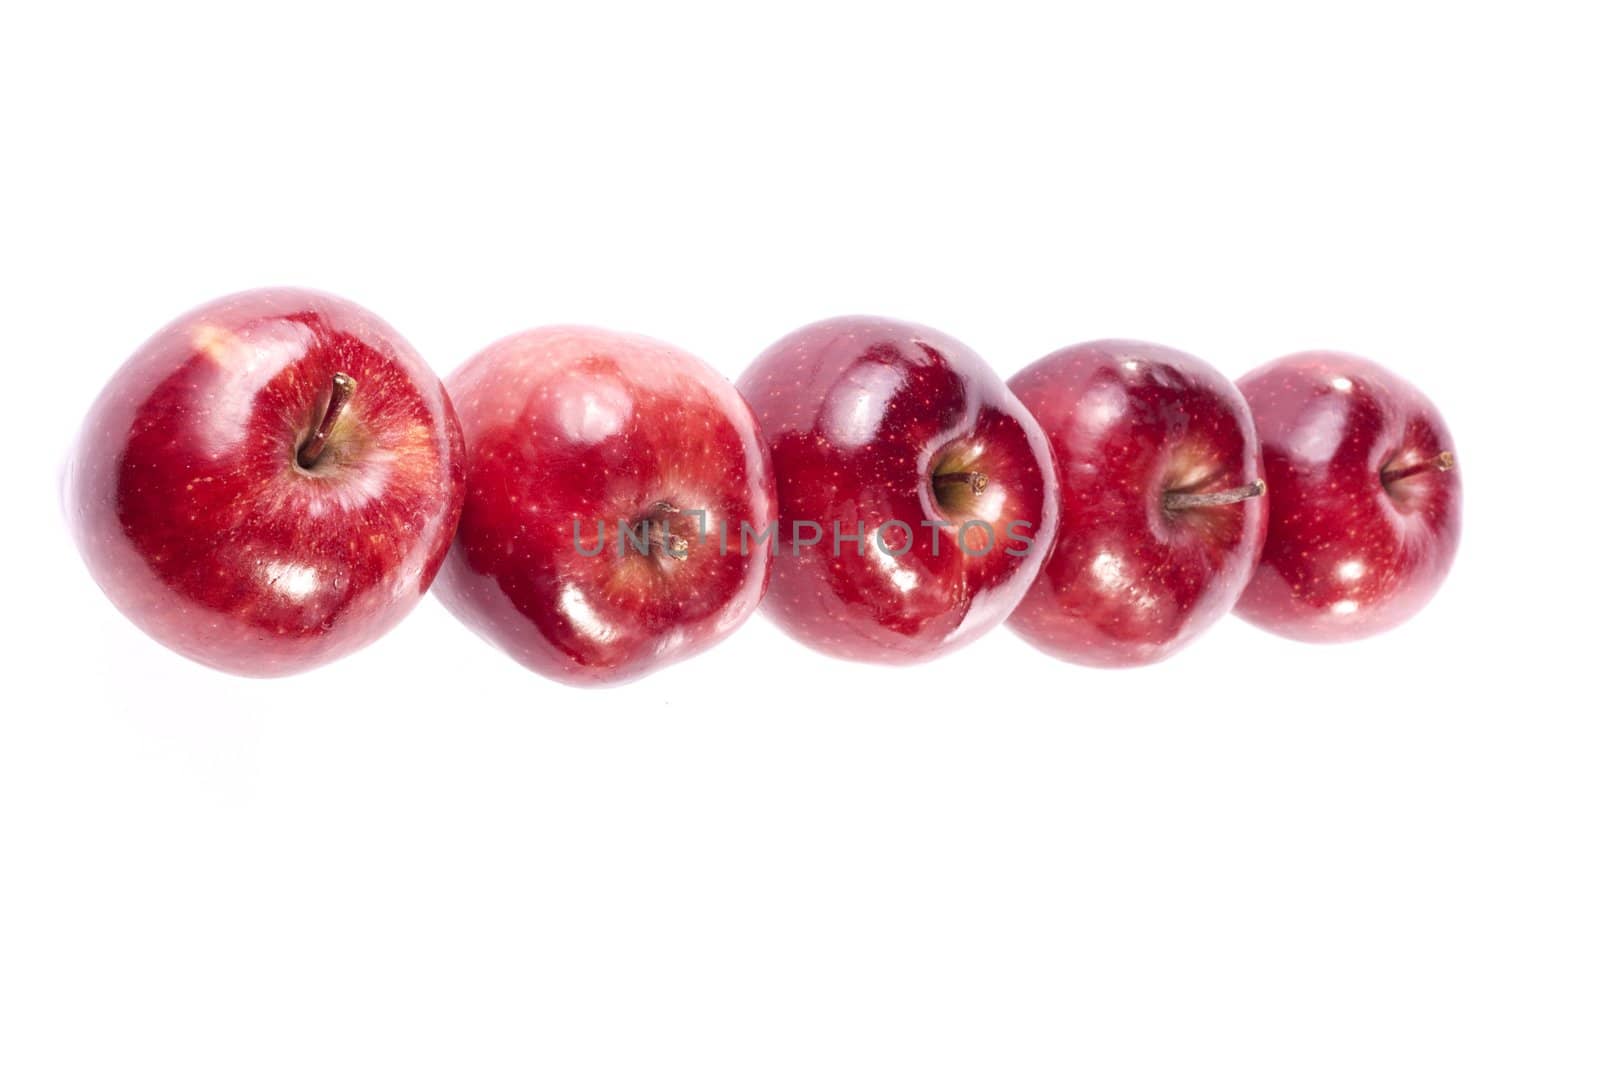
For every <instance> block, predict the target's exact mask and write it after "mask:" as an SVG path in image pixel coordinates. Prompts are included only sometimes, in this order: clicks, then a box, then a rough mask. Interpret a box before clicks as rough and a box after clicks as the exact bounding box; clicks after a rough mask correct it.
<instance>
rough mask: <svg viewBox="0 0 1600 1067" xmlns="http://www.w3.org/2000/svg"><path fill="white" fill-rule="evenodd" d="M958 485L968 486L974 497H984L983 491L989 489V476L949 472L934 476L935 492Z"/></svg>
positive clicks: (970, 472)
mask: <svg viewBox="0 0 1600 1067" xmlns="http://www.w3.org/2000/svg"><path fill="white" fill-rule="evenodd" d="M956 485H964V486H966V487H967V488H968V489H970V490H971V491H972V495H973V496H982V495H983V491H984V490H985V489H987V488H988V487H989V476H988V475H987V474H982V473H980V472H978V471H947V472H945V473H944V474H935V475H934V476H933V488H934V491H935V492H938V491H939V490H941V489H948V488H950V487H951V486H956Z"/></svg>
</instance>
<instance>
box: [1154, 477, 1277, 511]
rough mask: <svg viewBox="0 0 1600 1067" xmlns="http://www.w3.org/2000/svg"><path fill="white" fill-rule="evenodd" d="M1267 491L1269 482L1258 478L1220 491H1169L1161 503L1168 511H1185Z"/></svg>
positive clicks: (1246, 498) (1231, 502) (1236, 500)
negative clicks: (1246, 483)
mask: <svg viewBox="0 0 1600 1067" xmlns="http://www.w3.org/2000/svg"><path fill="white" fill-rule="evenodd" d="M1266 491H1267V483H1266V482H1264V481H1262V480H1261V479H1260V478H1257V479H1256V480H1255V481H1253V482H1251V483H1250V484H1248V485H1240V486H1236V487H1235V488H1233V489H1224V490H1223V491H1222V492H1220V493H1179V492H1176V491H1169V492H1168V493H1167V494H1166V495H1165V496H1163V497H1162V498H1161V504H1162V506H1163V507H1165V508H1166V509H1167V510H1168V511H1183V510H1184V509H1186V508H1214V507H1219V506H1221V505H1223V504H1237V503H1239V502H1240V501H1241V500H1249V499H1250V498H1251V497H1253V496H1260V495H1261V494H1262V493H1265V492H1266Z"/></svg>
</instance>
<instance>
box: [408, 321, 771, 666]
mask: <svg viewBox="0 0 1600 1067" xmlns="http://www.w3.org/2000/svg"><path fill="white" fill-rule="evenodd" d="M448 384H449V389H450V394H451V396H452V397H453V398H454V400H455V403H456V409H457V411H459V412H460V414H461V423H462V428H463V430H464V432H465V434H466V441H467V503H466V507H465V509H464V510H463V512H462V516H461V523H460V525H459V527H458V529H457V532H456V540H455V545H454V547H453V548H452V549H451V552H450V556H449V559H448V560H447V562H446V564H445V567H444V571H443V573H442V575H441V576H440V580H439V584H438V586H437V590H438V594H439V597H440V599H441V600H443V602H444V603H445V605H446V606H447V607H448V608H449V609H450V610H451V611H452V612H453V613H454V614H455V615H456V616H457V617H458V618H460V619H461V620H462V621H464V622H465V623H467V625H468V626H470V627H471V628H472V629H474V630H475V631H477V632H478V633H479V634H480V635H482V636H483V637H485V638H486V639H488V640H489V641H490V642H491V643H492V644H494V645H497V646H498V647H500V648H501V649H503V650H505V651H506V652H507V653H509V654H510V655H511V656H512V657H513V658H514V659H516V660H517V661H518V662H520V663H522V664H523V665H524V666H526V667H528V668H529V669H531V670H534V671H537V672H538V673H540V674H543V675H545V676H546V677H550V678H554V679H556V680H557V681H561V682H566V683H568V684H572V685H616V684H620V683H623V682H627V681H631V680H633V679H636V678H639V677H642V676H643V675H645V674H648V673H649V672H651V671H654V670H657V669H659V668H661V667H665V666H667V665H668V664H670V663H674V662H676V661H678V660H682V659H684V658H686V657H688V656H692V655H695V654H696V653H699V652H703V651H704V650H705V649H707V648H709V647H711V646H712V645H713V644H715V643H716V642H718V641H720V640H721V639H722V638H724V637H726V636H727V635H728V634H730V633H731V632H733V630H734V629H736V628H737V627H738V626H739V625H740V624H741V623H743V622H744V621H745V620H746V619H747V618H749V617H750V615H751V614H752V613H753V612H754V611H755V609H756V607H757V605H758V604H759V603H760V601H761V597H762V594H763V593H764V592H765V590H766V587H767V578H768V574H769V572H770V566H769V556H768V553H765V552H760V551H751V552H749V553H748V554H744V553H741V552H740V551H739V531H740V528H741V524H742V523H749V524H750V525H751V526H752V527H753V528H755V529H760V528H762V527H764V526H766V525H767V524H768V523H770V522H771V521H772V520H773V519H774V518H775V517H776V514H777V500H776V496H775V490H774V487H773V478H772V467H771V463H770V461H769V459H768V455H767V449H766V444H765V442H764V441H763V440H762V438H761V434H760V431H759V430H758V429H757V427H756V422H755V418H754V416H752V415H751V413H750V408H749V406H748V405H747V404H746V403H745V402H744V399H743V398H742V397H740V396H739V394H738V392H737V391H736V390H735V389H734V387H733V385H732V384H731V383H730V382H728V380H727V379H725V378H723V377H722V376H721V375H720V374H718V373H717V372H716V371H715V370H713V369H712V368H711V367H709V366H707V365H706V364H704V363H702V362H701V361H700V360H698V359H696V358H695V357H694V356H692V355H690V354H689V353H687V352H684V351H682V350H680V349H678V348H674V347H673V346H671V345H668V344H665V343H663V342H661V341H655V340H651V339H650V338H647V337H639V336H634V335H631V334H625V333H616V332H613V331H610V330H603V329H596V328H592V327H582V326H552V327H546V328H542V329H537V330H530V331H527V332H525V333H520V334H516V335H514V336H511V337H507V338H505V339H503V340H501V341H498V342H496V343H495V344H493V345H490V346H489V347H488V348H487V349H485V350H484V351H482V352H480V353H478V354H477V355H476V356H474V357H472V359H470V360H468V361H467V362H466V363H465V364H464V365H462V367H461V368H460V369H458V370H457V371H456V372H455V373H454V374H452V375H451V376H450V378H449V380H448ZM661 503H665V504H668V505H670V506H672V507H673V508H676V509H677V512H676V513H675V515H670V514H669V515H665V516H661V517H659V521H661V522H664V523H665V525H666V528H667V529H668V530H670V531H672V533H673V534H674V535H681V536H683V537H685V538H686V539H687V540H688V541H689V542H690V544H689V546H688V548H687V550H686V551H684V552H682V553H681V555H682V557H683V558H673V557H672V556H670V555H664V554H662V553H660V552H657V551H648V552H641V551H638V550H636V549H635V548H633V547H631V546H629V545H627V544H625V543H623V542H621V541H619V540H618V534H617V531H616V529H615V524H616V523H619V522H620V523H630V524H632V523H635V522H637V521H639V520H640V519H642V518H650V517H652V516H657V515H658V513H657V511H656V510H655V509H656V506H657V505H658V504H661ZM696 511H698V512H703V513H704V517H703V519H702V517H701V516H699V515H695V514H692V513H693V512H696ZM575 520H576V521H577V522H578V523H579V526H578V531H579V533H578V535H577V536H579V538H580V539H578V540H575V530H574V521H575ZM602 522H603V523H604V524H605V526H606V540H605V541H604V542H601V541H600V540H599V536H598V530H599V524H600V523H602ZM724 528H726V529H727V530H728V531H729V549H728V551H726V552H724V551H723V550H722V545H721V534H720V531H721V530H722V529H724ZM702 530H704V532H705V536H704V537H702V536H701V532H702ZM580 544H581V545H582V546H583V551H579V545H580ZM619 545H621V546H622V548H623V551H622V553H621V554H620V555H619V554H618V552H617V548H618V546H619ZM590 552H592V553H593V554H592V555H589V554H586V553H590Z"/></svg>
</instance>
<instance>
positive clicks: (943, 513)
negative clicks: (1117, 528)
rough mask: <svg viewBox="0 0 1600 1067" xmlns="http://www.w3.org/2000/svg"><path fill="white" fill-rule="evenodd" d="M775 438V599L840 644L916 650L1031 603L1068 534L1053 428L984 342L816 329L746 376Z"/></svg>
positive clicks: (815, 635)
mask: <svg viewBox="0 0 1600 1067" xmlns="http://www.w3.org/2000/svg"><path fill="white" fill-rule="evenodd" d="M739 389H740V391H741V392H743V393H744V395H745V397H746V398H747V399H748V400H749V401H750V405H751V407H752V408H753V409H754V410H755V413H756V417H757V419H758V420H759V421H760V423H761V428H762V431H763V432H764V433H765V434H766V436H767V440H768V441H769V442H770V443H771V445H772V459H773V465H774V467H775V469H776V471H777V477H778V502H779V520H780V521H779V525H778V533H777V537H776V539H775V546H776V552H775V556H774V559H773V574H772V589H771V591H770V593H769V594H768V597H767V611H768V612H769V613H770V615H771V616H772V618H773V619H774V620H775V621H776V622H777V623H778V624H779V626H781V627H782V628H783V629H784V630H785V631H787V632H788V633H789V634H790V635H791V636H793V637H795V638H796V639H798V640H799V641H802V642H804V643H805V644H807V645H809V646H811V647H812V648H815V649H818V650H820V651H822V652H826V653H829V654H831V655H835V656H840V657H844V658H850V659H858V660H868V661H875V662H884V663H910V662H915V661H919V660H926V659H929V658H932V657H934V656H938V655H941V654H943V653H946V652H949V651H951V650H953V649H955V648H958V647H960V646H961V645H964V644H966V643H968V642H969V641H972V640H974V639H975V638H977V637H978V636H980V635H981V634H983V633H985V632H987V631H988V630H989V629H991V628H992V627H994V626H996V625H998V624H999V623H1000V622H1001V621H1003V620H1004V619H1005V617H1006V616H1007V615H1009V614H1010V613H1011V610H1012V609H1013V608H1014V607H1016V605H1017V601H1018V600H1020V599H1021V597H1022V595H1023V593H1024V592H1026V591H1027V588H1028V586H1029V584H1030V583H1032V581H1033V579H1034V576H1035V575H1037V574H1038V572H1039V568H1040V566H1041V565H1042V564H1043V562H1044V557H1045V555H1046V553H1047V552H1048V550H1049V546H1050V545H1051V544H1052V543H1053V541H1054V538H1055V529H1056V506H1057V504H1056V499H1057V492H1056V481H1055V471H1054V468H1053V466H1052V464H1051V460H1050V445H1049V442H1048V441H1047V440H1046V439H1045V436H1044V433H1043V431H1041V430H1040V429H1039V426H1038V424H1037V423H1035V422H1034V420H1033V417H1032V416H1031V415H1029V414H1028V412H1027V409H1025V408H1024V407H1023V406H1022V403H1021V402H1020V401H1019V400H1018V399H1017V398H1016V397H1015V396H1013V395H1012V394H1011V391H1010V390H1009V389H1007V388H1006V386H1005V383H1004V382H1003V381H1001V380H1000V378H999V376H998V375H996V374H995V373H994V371H992V370H991V369H990V368H989V367H988V365H987V364H985V363H984V361H983V360H982V359H980V358H979V357H978V356H977V355H976V354H975V353H974V352H973V351H972V350H971V349H969V348H968V347H967V346H965V345H963V344H962V343H961V342H959V341H957V340H955V339H954V338H952V337H949V336H947V335H945V334H942V333H940V332H938V331H937V330H932V329H929V328H928V327H926V326H918V325H916V324H914V323H909V322H899V321H895V320H892V319H884V318H872V317H866V316H854V317H847V318H837V319H829V320H827V321H824V322H818V323H815V324H813V325H810V326H806V327H803V328H802V329H799V330H797V331H795V332H794V333H791V334H790V335H789V336H787V337H785V338H783V339H782V340H780V341H778V342H777V343H776V344H774V345H772V347H770V348H768V349H767V350H766V351H765V352H763V353H762V354H761V355H760V357H758V358H757V359H756V361H755V363H754V364H752V365H751V366H750V368H749V369H748V370H747V371H746V372H745V373H744V375H743V376H742V377H741V378H740V379H739Z"/></svg>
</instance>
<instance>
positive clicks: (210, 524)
mask: <svg viewBox="0 0 1600 1067" xmlns="http://www.w3.org/2000/svg"><path fill="white" fill-rule="evenodd" d="M336 371H342V372H344V373H346V374H348V375H350V376H351V377H353V378H355V379H356V381H357V388H356V393H355V396H354V398H353V399H352V400H351V401H350V404H349V405H348V407H347V408H346V409H345V411H344V414H343V416H342V417H341V418H340V419H339V421H338V423H337V424H336V426H335V429H334V433H333V436H332V437H331V438H330V440H329V443H328V446H327V450H326V451H325V452H324V453H323V455H322V457H321V459H320V460H319V461H318V463H317V464H316V466H315V467H314V469H312V470H305V469H303V468H302V467H301V466H300V465H299V464H298V463H297V462H296V458H295V457H296V451H297V450H298V448H299V447H300V445H301V443H303V442H304V441H305V439H306V438H307V437H308V436H310V434H311V433H312V432H313V431H314V430H315V429H316V426H317V424H318V422H319V421H320V419H321V416H322V413H323V411H324V409H325V407H326V406H327V404H328V398H329V394H330V382H331V380H332V377H333V375H334V373H335V372H336ZM463 492H464V484H463V474H462V464H461V431H460V427H459V426H458V425H457V423H456V418H455V414H454V412H453V411H452V410H451V407H450V400H449V398H448V397H447V396H446V395H445V391H444V387H443V386H442V385H441V384H440V382H439V380H438V378H437V377H435V376H434V374H433V372H432V371H431V370H430V369H429V368H428V366H427V365H426V364H425V363H424V362H423V361H422V359H421V357H419V356H418V355H417V354H416V352H415V351H413V350H412V348H411V346H410V345H408V344H407V343H406V342H405V340H404V339H402V338H401V337H400V335H399V334H397V333H396V332H395V331H394V329H393V328H392V327H390V326H389V325H388V324H387V323H385V322H383V321H382V320H380V319H379V318H377V317H376V316H375V315H373V314H372V313H371V312H368V311H366V310H364V309H363V308H360V307H358V306H357V305H355V304H352V303H350V302H349V301H347V300H341V299H339V298H338V297H334V296H329V295H327V294H325V293H317V292H311V291H307V290H301V289H261V290H254V291H251V292H244V293H238V294H235V295H232V296H227V297H223V298H222V299H220V300H217V301H215V302H213V303H210V304H207V305H205V306H203V307H200V308H196V309H195V310H193V311H191V312H189V313H188V314H186V315H184V316H182V317H181V318H179V319H177V320H176V321H174V322H173V323H171V324H170V325H168V326H167V327H165V328H164V329H162V330H161V331H160V332H159V333H157V334H156V335H155V336H154V337H152V338H151V339H150V340H149V341H147V342H146V343H145V345H144V346H143V347H142V348H140V349H139V351H138V352H136V353H135V354H134V355H133V356H132V357H131V358H130V359H129V360H128V361H127V362H126V363H125V364H123V366H122V367H121V369H119V370H118V371H117V373H116V375H115V376H114V377H113V378H112V379H111V381H110V383H109V384H107V386H106V387H105V390H104V391H103V392H102V393H101V394H100V397H99V399H98V400H96V401H95V403H94V406H93V408H92V409H91V410H90V412H89V415H88V417H87V419H86V420H85V421H84V425H83V429H82V431H81V433H80V436H79V440H78V443H77V447H76V449H75V451H74V455H73V458H72V461H71V464H70V467H69V470H68V480H67V486H66V493H65V501H66V505H67V509H68V519H69V522H70V524H71V527H72V529H73V533H74V535H75V537H76V539H77V542H78V546H79V548H80V550H81V551H82V553H83V558H84V560H85V562H86V563H87V564H88V566H89V571H90V573H91V574H92V575H93V576H94V579H95V581H96V582H98V583H99V585H100V587H101V588H102V589H103V590H105V592H106V595H107V596H109V597H110V598H111V600H112V602H113V603H114V604H116V606H117V607H118V608H119V609H121V611H122V612H123V614H125V615H127V616H128V618H130V619H132V620H133V621H134V622H135V623H137V624H138V625H139V626H140V627H141V628H143V629H144V630H145V632H147V633H148V634H150V635H151V636H152V637H154V638H155V639H156V640H158V641H160V642H161V643H163V644H165V645H166V646H168V647H169V648H172V649H174V650H175V651H178V652H181V653H182V654H184V655H185V656H189V657H190V658H192V659H195V660H198V661H200V662H201V663H205V664H207V665H209V666H212V667H216V668H218V669H220V670H225V671H231V672H233V673H236V674H244V675H255V676H271V675H282V674H290V673H294V672H296V671H302V670H306V669H309V668H311V667H315V666H317V665H319V664H323V663H326V662H328V661H330V660H332V659H335V658H337V657H339V656H343V655H345V654H347V653H349V652H352V651H354V650H356V649H358V648H360V647H362V646H364V645H366V644H367V643H369V642H371V641H373V640H374V639H376V638H377V637H378V636H380V635H381V634H383V633H385V632H386V631H388V630H389V629H390V628H391V627H392V626H394V625H395V624H396V623H397V622H399V621H400V620H401V619H402V618H403V617H404V616H405V615H406V613H407V612H409V611H410V610H411V609H412V608H413V607H414V606H415V605H416V604H417V602H418V600H419V599H420V598H421V597H422V595H423V594H424V593H425V592H426V590H427V588H428V585H429V583H430V582H431V581H432V580H433V577H434V574H435V573H436V572H437V570H438V569H439V565H440V563H441V562H442V560H443V559H444V554H445V552H446V550H447V549H448V548H449V544H450V536H451V533H452V531H453V530H454V529H455V521H456V516H457V515H458V514H459V512H460V509H461V501H462V496H463Z"/></svg>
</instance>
